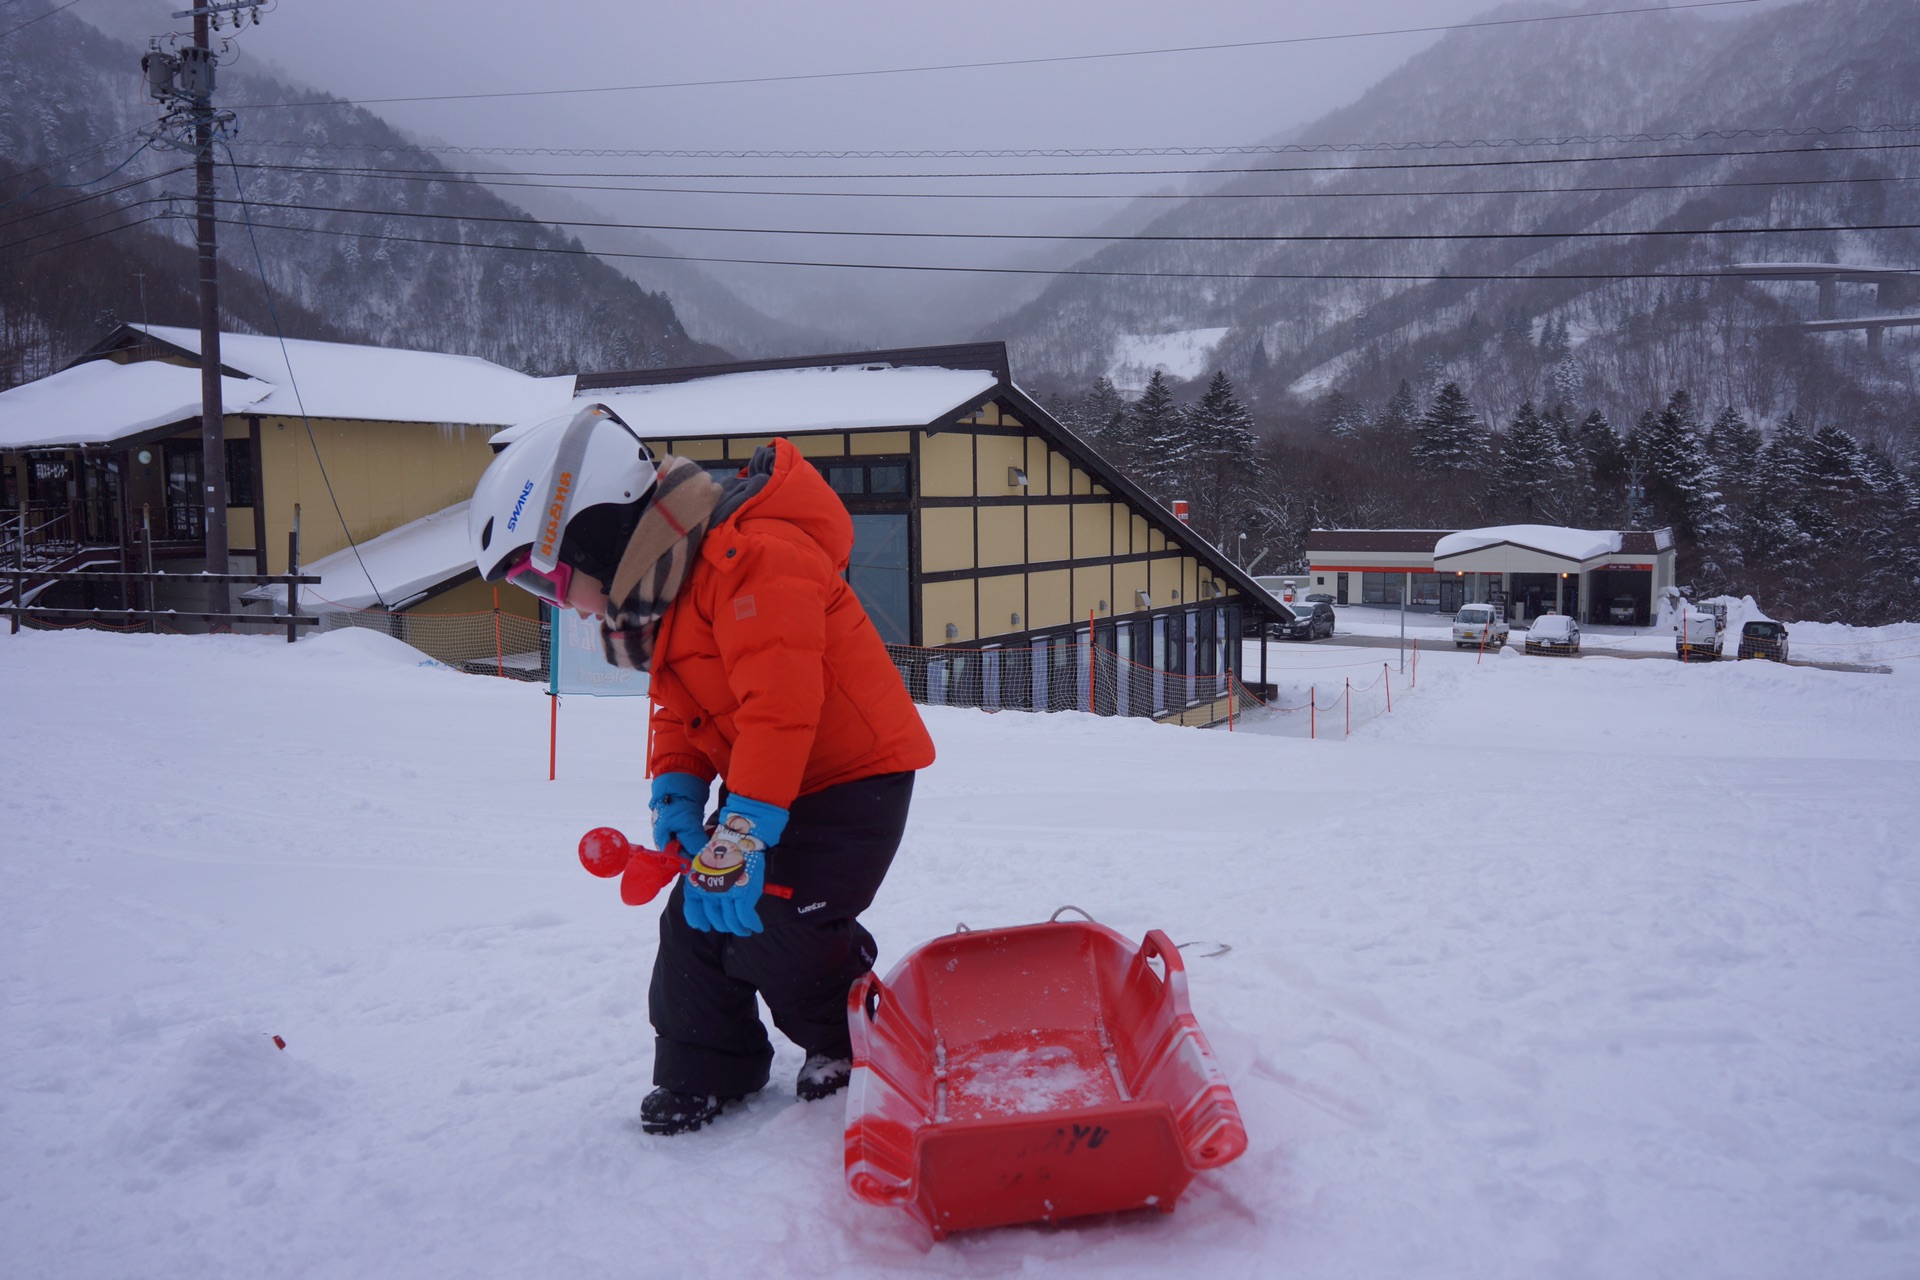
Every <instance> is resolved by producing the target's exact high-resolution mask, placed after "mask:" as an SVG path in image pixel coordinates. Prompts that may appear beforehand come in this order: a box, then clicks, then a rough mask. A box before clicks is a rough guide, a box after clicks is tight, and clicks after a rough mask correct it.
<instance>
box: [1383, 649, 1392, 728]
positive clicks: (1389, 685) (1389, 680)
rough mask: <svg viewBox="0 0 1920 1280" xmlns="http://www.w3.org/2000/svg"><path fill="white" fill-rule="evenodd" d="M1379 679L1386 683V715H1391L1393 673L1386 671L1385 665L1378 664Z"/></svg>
mask: <svg viewBox="0 0 1920 1280" xmlns="http://www.w3.org/2000/svg"><path fill="white" fill-rule="evenodd" d="M1380 678H1381V679H1382V680H1385V681H1386V682H1387V714H1388V715H1392V714H1393V673H1392V672H1390V671H1388V670H1387V664H1386V663H1384V662H1383V663H1381V664H1380Z"/></svg>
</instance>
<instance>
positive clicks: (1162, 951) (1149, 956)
mask: <svg viewBox="0 0 1920 1280" xmlns="http://www.w3.org/2000/svg"><path fill="white" fill-rule="evenodd" d="M1136 958H1137V959H1138V960H1139V962H1140V967H1141V968H1143V969H1145V970H1146V971H1147V972H1149V973H1152V974H1153V976H1154V977H1156V978H1158V979H1160V981H1161V982H1171V981H1173V975H1174V974H1176V973H1185V972H1186V969H1187V963H1186V961H1185V960H1182V959H1181V958H1180V948H1178V947H1176V946H1174V945H1173V939H1172V938H1169V937H1168V936H1167V935H1166V934H1165V933H1164V932H1163V931H1161V930H1159V929H1149V930H1147V936H1146V938H1145V939H1144V940H1143V941H1142V942H1141V943H1140V953H1139V955H1138V956H1137V957H1136ZM1155 960H1158V961H1159V962H1160V965H1161V968H1162V969H1163V970H1164V972H1156V971H1155V970H1154V967H1153V964H1152V962H1153V961H1155Z"/></svg>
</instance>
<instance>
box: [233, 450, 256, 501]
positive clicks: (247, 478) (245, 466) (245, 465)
mask: <svg viewBox="0 0 1920 1280" xmlns="http://www.w3.org/2000/svg"><path fill="white" fill-rule="evenodd" d="M227 505H228V506H230V507H250V506H252V505H253V441H251V440H229V441H227Z"/></svg>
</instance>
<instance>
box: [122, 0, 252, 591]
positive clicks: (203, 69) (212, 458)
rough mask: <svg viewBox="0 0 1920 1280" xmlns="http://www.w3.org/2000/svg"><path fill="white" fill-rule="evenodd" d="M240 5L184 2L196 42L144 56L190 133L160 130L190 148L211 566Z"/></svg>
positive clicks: (245, 5)
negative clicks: (226, 152)
mask: <svg viewBox="0 0 1920 1280" xmlns="http://www.w3.org/2000/svg"><path fill="white" fill-rule="evenodd" d="M242 10H248V11H250V12H251V14H252V17H253V21H254V23H255V25H258V24H259V21H260V0H238V2H235V3H211V2H208V3H201V4H197V5H196V6H195V7H193V8H191V9H183V10H180V11H179V12H177V13H175V14H174V15H173V16H174V17H175V18H192V19H193V43H192V44H189V45H180V46H178V47H177V48H176V49H175V51H173V52H168V51H166V50H163V49H161V48H160V44H159V42H158V41H155V42H154V45H153V48H152V49H150V50H149V51H148V52H147V54H146V56H145V57H143V58H141V60H140V65H141V68H142V69H143V70H144V71H145V72H146V75H147V91H148V92H149V93H150V94H151V95H152V96H153V97H154V98H156V99H158V100H160V101H161V102H163V103H166V104H168V106H169V107H171V108H172V109H171V110H170V112H169V113H168V116H167V118H166V119H165V120H164V121H162V127H163V128H165V127H166V126H168V125H172V126H176V127H179V126H184V127H185V132H186V133H187V135H188V136H187V138H186V139H177V138H165V135H163V138H165V140H166V141H167V142H168V143H169V144H170V145H172V146H175V147H179V148H180V149H182V150H191V151H192V152H193V175H194V203H195V206H196V207H195V213H194V247H195V250H196V255H197V260H198V264H199V273H200V275H199V284H200V480H201V484H202V486H203V487H202V499H203V504H202V524H201V527H202V532H203V533H204V535H205V539H206V544H205V545H206V557H207V566H206V572H208V573H227V572H229V570H230V567H231V566H230V562H229V560H228V558H227V440H226V427H225V413H226V409H225V406H224V405H223V404H222V403H221V398H220V262H219V258H218V257H217V255H216V252H215V250H216V244H215V235H214V228H215V225H216V224H215V219H214V187H213V143H214V137H215V134H216V132H217V131H218V130H219V129H222V128H224V127H225V126H226V125H227V124H228V123H229V122H230V121H231V116H230V115H228V116H224V117H223V116H217V115H216V114H215V112H214V109H213V89H214V68H215V66H216V65H218V62H217V58H216V56H215V53H214V49H213V45H212V36H213V32H214V31H217V30H218V29H219V27H220V24H221V23H222V22H223V21H231V22H232V24H233V27H234V29H235V30H236V31H238V30H239V28H240V23H241V16H240V13H241V11H242ZM143 284H144V282H143ZM209 594H210V600H209V603H208V612H210V613H226V612H228V611H229V609H230V607H231V606H230V599H229V592H228V589H227V587H226V585H225V584H221V585H220V586H218V587H216V588H213V589H212V590H211V591H210V593H209Z"/></svg>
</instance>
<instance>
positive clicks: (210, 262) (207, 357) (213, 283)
mask: <svg viewBox="0 0 1920 1280" xmlns="http://www.w3.org/2000/svg"><path fill="white" fill-rule="evenodd" d="M188 12H190V13H191V14H193V44H192V45H190V46H189V47H187V48H185V49H182V50H181V51H180V56H181V59H182V64H183V65H182V70H183V71H184V70H186V69H187V68H188V67H191V66H194V65H196V64H197V65H199V66H202V67H204V68H205V72H204V77H203V78H191V77H188V76H185V75H183V76H182V77H181V79H182V80H183V81H187V80H190V79H191V80H192V81H193V83H194V86H195V89H196V90H197V91H196V92H195V93H194V94H193V95H192V96H191V97H190V98H189V99H188V101H189V103H190V105H189V107H188V110H189V111H190V112H191V113H192V115H193V189H194V203H195V204H196V205H197V206H198V208H197V209H196V210H195V212H194V228H195V234H194V241H195V247H196V248H197V249H198V251H199V258H200V480H201V483H202V484H204V485H205V486H206V517H205V519H206V524H205V529H206V536H207V572H208V573H226V572H227V571H228V561H227V431H226V422H225V418H226V408H225V406H224V405H223V404H222V403H221V400H220V261H219V259H218V258H217V257H215V256H214V220H213V65H214V63H213V49H212V46H210V45H209V44H208V43H207V37H208V34H209V33H208V26H207V19H208V16H209V15H208V11H207V6H205V5H197V6H195V7H194V8H193V9H190V10H188ZM173 16H174V17H176V18H177V17H180V16H181V15H180V14H177V13H176V14H174V15H173ZM227 595H228V593H227V590H226V586H225V584H222V585H221V588H220V591H219V592H218V597H219V599H220V602H221V603H220V608H219V609H218V610H216V612H219V613H225V612H226V611H227V607H226V601H227Z"/></svg>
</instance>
